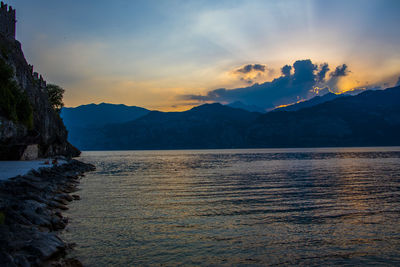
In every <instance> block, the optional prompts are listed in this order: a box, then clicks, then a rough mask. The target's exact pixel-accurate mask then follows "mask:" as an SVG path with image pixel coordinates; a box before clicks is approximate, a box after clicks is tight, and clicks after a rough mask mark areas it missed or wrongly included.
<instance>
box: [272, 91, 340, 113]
mask: <svg viewBox="0 0 400 267" xmlns="http://www.w3.org/2000/svg"><path fill="white" fill-rule="evenodd" d="M341 96H346V95H345V94H341V95H339V94H338V95H337V94H334V93H327V94H325V95H323V96H315V97H313V98H311V99H309V100H306V101H303V102H299V103H296V104H292V105H289V106H285V107H281V108H276V109H274V111H296V110H299V109H302V108H309V107H313V106H316V105H318V104H321V103H324V102H328V101H331V100H333V99H336V98H338V97H341Z"/></svg>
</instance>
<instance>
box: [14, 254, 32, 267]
mask: <svg viewBox="0 0 400 267" xmlns="http://www.w3.org/2000/svg"><path fill="white" fill-rule="evenodd" d="M14 262H15V264H16V265H17V266H19V267H30V266H31V264H30V263H29V261H28V260H27V259H26V257H25V256H24V255H15V256H14Z"/></svg>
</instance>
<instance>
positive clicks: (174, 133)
mask: <svg viewBox="0 0 400 267" xmlns="http://www.w3.org/2000/svg"><path fill="white" fill-rule="evenodd" d="M398 103H400V87H395V88H389V89H386V90H378V91H366V92H363V93H361V94H359V95H356V96H352V95H334V94H328V95H325V96H323V97H318V98H314V99H311V100H309V101H305V102H301V103H298V104H296V105H293V106H292V107H291V108H290V109H278V110H275V111H272V112H268V113H260V112H250V111H247V110H244V109H240V108H232V107H229V106H224V105H221V104H218V103H215V104H205V105H201V106H198V107H195V108H192V109H191V110H188V111H184V112H159V111H148V110H143V109H140V108H139V109H138V108H137V107H132V110H131V111H132V115H131V116H129V115H127V116H122V115H121V116H118V112H116V113H115V114H114V115H113V116H114V118H115V117H118V119H113V118H111V117H112V116H111V117H107V118H108V119H104V120H102V121H95V120H91V119H90V117H92V116H95V113H90V112H88V113H87V115H88V116H89V117H84V116H81V118H82V120H81V122H80V123H79V126H74V125H70V123H69V122H68V119H67V120H65V117H64V122H65V124H66V125H67V128H68V129H69V130H70V134H71V135H70V141H71V142H72V143H73V144H74V145H76V146H77V147H78V148H80V149H83V150H125V149H202V148H247V147H248V148H255V147H260V148H261V147H316V146H373V145H399V144H400V140H399V138H398V136H400V105H399V104H398ZM102 105H103V106H104V105H107V104H102ZM89 106H90V105H89ZM91 107H92V108H94V107H96V105H95V106H91ZM101 107H102V106H101V105H97V107H96V108H97V109H101ZM113 108H116V109H117V107H113ZM119 108H123V109H126V108H128V109H129V107H126V106H122V107H119ZM77 109H78V108H77ZM133 110H136V111H140V112H142V113H140V112H136V113H135V112H133ZM68 112H70V113H71V112H72V111H71V110H70V111H68ZM68 112H67V113H65V111H64V110H63V112H62V114H63V116H65V114H68ZM74 112H75V114H79V112H77V111H74ZM98 112H99V111H98ZM139 113H140V114H139ZM83 118H85V119H88V120H89V121H90V123H89V122H87V123H86V124H85V123H84V120H85V119H83Z"/></svg>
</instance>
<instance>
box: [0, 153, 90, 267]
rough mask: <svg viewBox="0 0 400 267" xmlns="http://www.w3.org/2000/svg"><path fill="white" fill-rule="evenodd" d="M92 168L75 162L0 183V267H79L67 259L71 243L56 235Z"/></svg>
mask: <svg viewBox="0 0 400 267" xmlns="http://www.w3.org/2000/svg"><path fill="white" fill-rule="evenodd" d="M94 169H95V166H94V165H92V164H87V163H83V162H81V161H78V160H74V159H72V160H70V161H68V162H67V163H65V164H63V165H59V166H53V167H51V168H42V169H39V170H37V171H36V170H32V171H30V172H29V173H28V174H26V175H23V176H17V177H13V178H10V179H7V180H4V181H0V265H1V266H82V264H81V263H80V262H79V261H78V260H77V259H74V258H67V254H68V250H70V249H72V246H73V245H72V244H68V243H66V242H64V241H63V240H61V239H60V238H59V236H58V234H59V232H60V231H61V230H63V229H64V228H65V227H66V225H67V224H68V218H66V217H63V215H62V212H63V211H64V210H67V209H68V207H67V205H68V203H69V202H71V201H73V200H79V199H80V197H79V196H78V195H76V194H74V192H76V191H77V186H78V184H79V183H80V181H79V180H80V178H81V177H82V176H84V173H85V172H88V171H93V170H94Z"/></svg>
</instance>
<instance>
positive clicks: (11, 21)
mask: <svg viewBox="0 0 400 267" xmlns="http://www.w3.org/2000/svg"><path fill="white" fill-rule="evenodd" d="M16 22H17V20H16V19H15V9H12V7H11V6H10V7H8V6H7V4H4V3H3V2H1V7H0V34H2V35H4V36H5V37H7V38H12V39H15V23H16Z"/></svg>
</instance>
